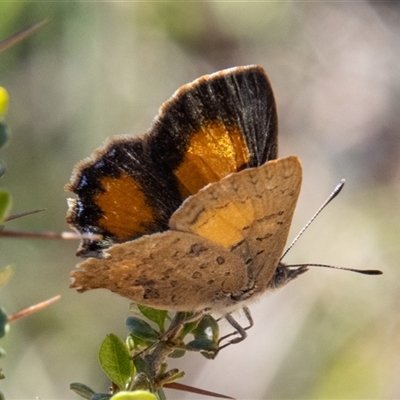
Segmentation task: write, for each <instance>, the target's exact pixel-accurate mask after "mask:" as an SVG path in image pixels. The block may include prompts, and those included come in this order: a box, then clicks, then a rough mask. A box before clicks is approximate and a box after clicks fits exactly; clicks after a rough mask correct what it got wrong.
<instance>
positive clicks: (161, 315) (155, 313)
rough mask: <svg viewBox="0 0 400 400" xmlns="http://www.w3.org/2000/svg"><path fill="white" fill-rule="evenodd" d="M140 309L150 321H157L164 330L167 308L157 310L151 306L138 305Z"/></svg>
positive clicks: (161, 329) (162, 330)
mask: <svg viewBox="0 0 400 400" xmlns="http://www.w3.org/2000/svg"><path fill="white" fill-rule="evenodd" d="M137 307H138V309H139V311H140V312H141V313H142V314H143V315H144V316H145V317H146V318H147V319H149V320H150V321H153V322H155V323H156V324H157V325H158V327H159V328H160V331H161V332H164V324H165V320H166V318H167V317H168V311H165V310H155V309H154V308H151V307H146V306H142V305H140V304H138V305H137Z"/></svg>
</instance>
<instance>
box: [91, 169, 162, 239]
mask: <svg viewBox="0 0 400 400" xmlns="http://www.w3.org/2000/svg"><path fill="white" fill-rule="evenodd" d="M101 186H102V189H103V190H104V192H103V193H100V194H98V195H96V196H95V197H94V202H95V203H96V205H97V206H98V207H100V209H101V210H102V212H103V216H102V217H101V218H100V219H99V221H98V224H99V226H101V227H103V228H104V229H106V230H107V231H108V232H110V233H112V234H113V235H115V236H116V237H118V238H120V239H126V238H132V237H133V236H135V235H136V234H145V233H147V232H146V227H145V224H146V223H151V222H154V216H153V213H152V209H151V207H150V206H149V205H148V204H147V202H146V196H145V194H144V192H143V189H142V186H141V185H140V184H139V183H138V182H137V181H135V179H133V178H132V177H131V176H129V175H127V174H124V173H123V174H121V175H120V176H119V177H118V178H114V177H110V176H108V177H104V178H102V179H101Z"/></svg>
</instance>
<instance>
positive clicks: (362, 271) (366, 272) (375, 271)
mask: <svg viewBox="0 0 400 400" xmlns="http://www.w3.org/2000/svg"><path fill="white" fill-rule="evenodd" d="M286 266H287V267H289V268H290V267H292V268H293V267H296V268H301V267H303V268H308V267H323V268H333V269H341V270H342V271H350V272H357V273H358V274H364V275H382V271H379V270H378V269H356V268H346V267H337V266H336V265H326V264H294V265H286Z"/></svg>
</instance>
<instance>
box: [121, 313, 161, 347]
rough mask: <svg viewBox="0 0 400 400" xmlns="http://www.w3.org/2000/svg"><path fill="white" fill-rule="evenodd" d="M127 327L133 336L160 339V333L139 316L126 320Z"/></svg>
mask: <svg viewBox="0 0 400 400" xmlns="http://www.w3.org/2000/svg"><path fill="white" fill-rule="evenodd" d="M125 324H126V326H127V328H128V329H129V330H130V331H131V333H132V336H134V337H136V338H138V339H140V340H142V341H144V342H145V343H148V342H155V341H156V340H157V339H158V333H157V332H156V331H155V330H154V329H153V328H152V327H151V326H150V325H149V324H148V323H147V322H146V321H143V320H142V319H140V318H137V317H128V318H127V319H126V320H125Z"/></svg>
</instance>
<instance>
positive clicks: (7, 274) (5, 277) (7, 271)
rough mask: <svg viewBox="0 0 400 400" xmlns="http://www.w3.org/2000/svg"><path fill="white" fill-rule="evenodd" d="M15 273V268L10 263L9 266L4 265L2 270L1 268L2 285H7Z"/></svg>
mask: <svg viewBox="0 0 400 400" xmlns="http://www.w3.org/2000/svg"><path fill="white" fill-rule="evenodd" d="M13 273H14V270H13V267H11V265H8V266H7V267H4V268H3V269H2V270H0V286H3V285H5V284H6V283H7V282H8V281H9V279H10V278H11V276H12V275H13Z"/></svg>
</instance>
